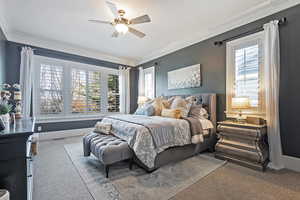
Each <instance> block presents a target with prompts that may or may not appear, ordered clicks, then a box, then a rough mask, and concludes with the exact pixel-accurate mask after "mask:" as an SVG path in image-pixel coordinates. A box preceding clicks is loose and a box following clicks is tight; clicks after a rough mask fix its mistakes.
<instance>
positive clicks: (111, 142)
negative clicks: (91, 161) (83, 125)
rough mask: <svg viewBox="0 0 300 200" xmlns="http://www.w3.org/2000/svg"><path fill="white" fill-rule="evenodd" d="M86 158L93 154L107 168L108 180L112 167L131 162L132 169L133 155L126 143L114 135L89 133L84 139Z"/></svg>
mask: <svg viewBox="0 0 300 200" xmlns="http://www.w3.org/2000/svg"><path fill="white" fill-rule="evenodd" d="M83 153H84V156H86V157H87V156H90V154H91V153H92V154H93V155H94V156H96V157H97V158H98V159H99V161H100V162H101V163H102V164H103V165H104V166H105V171H106V178H108V173H109V167H110V165H112V164H114V163H117V162H120V161H123V160H128V159H129V160H130V163H129V168H130V169H131V167H132V162H133V153H132V150H131V149H130V148H129V146H128V144H127V142H126V141H124V140H121V139H119V138H117V137H115V136H112V135H104V134H103V135H102V134H98V133H94V132H92V133H89V134H87V135H85V136H84V137H83Z"/></svg>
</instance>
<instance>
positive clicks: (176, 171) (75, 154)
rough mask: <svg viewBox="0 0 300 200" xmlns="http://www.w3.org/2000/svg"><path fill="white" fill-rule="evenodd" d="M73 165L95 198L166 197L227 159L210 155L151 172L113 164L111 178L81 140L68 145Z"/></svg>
mask: <svg viewBox="0 0 300 200" xmlns="http://www.w3.org/2000/svg"><path fill="white" fill-rule="evenodd" d="M65 149H66V151H67V153H68V154H69V156H70V159H71V160H72V162H73V164H74V166H75V167H76V169H77V171H78V173H79V174H80V176H81V178H82V180H83V181H84V183H85V184H86V187H87V188H88V190H89V192H90V193H91V195H92V196H93V198H94V199H95V200H101V199H107V200H117V199H121V200H152V199H156V200H167V199H170V198H171V197H173V196H174V195H176V193H178V192H180V191H182V190H183V189H185V188H187V187H189V186H191V185H192V184H194V183H195V182H197V181H198V180H200V179H201V178H203V177H205V176H206V175H208V174H209V173H211V172H213V171H214V170H216V169H217V168H219V167H220V166H222V165H223V164H224V163H225V162H224V161H220V160H217V159H215V158H213V157H211V156H208V155H198V156H195V157H192V158H190V159H187V160H184V161H182V162H178V163H175V164H170V165H167V166H164V167H162V168H160V169H158V170H156V171H155V172H153V173H151V174H148V173H146V172H145V171H144V170H142V169H141V168H139V167H137V166H135V167H134V168H133V170H131V171H130V170H129V169H128V163H119V164H116V165H113V166H112V168H111V170H110V178H109V179H106V178H105V173H104V169H103V166H102V165H101V163H100V162H99V161H98V160H97V159H96V158H94V157H89V158H86V157H83V156H82V154H83V153H82V144H81V143H74V144H67V145H65Z"/></svg>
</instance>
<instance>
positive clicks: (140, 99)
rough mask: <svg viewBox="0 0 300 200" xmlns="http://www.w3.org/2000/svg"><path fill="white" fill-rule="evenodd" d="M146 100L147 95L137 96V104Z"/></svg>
mask: <svg viewBox="0 0 300 200" xmlns="http://www.w3.org/2000/svg"><path fill="white" fill-rule="evenodd" d="M148 100H149V98H148V97H145V96H139V97H138V104H144V103H146V102H147V101H148Z"/></svg>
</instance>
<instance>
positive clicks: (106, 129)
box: [94, 122, 112, 135]
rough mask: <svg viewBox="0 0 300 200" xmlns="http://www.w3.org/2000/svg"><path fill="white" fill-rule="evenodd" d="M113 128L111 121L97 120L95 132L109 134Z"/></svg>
mask: <svg viewBox="0 0 300 200" xmlns="http://www.w3.org/2000/svg"><path fill="white" fill-rule="evenodd" d="M111 128H112V124H110V123H103V122H97V123H96V125H95V130H94V132H95V133H101V134H106V135H109V134H110V131H111Z"/></svg>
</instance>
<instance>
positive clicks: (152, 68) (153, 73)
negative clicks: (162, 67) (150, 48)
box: [144, 66, 156, 98]
mask: <svg viewBox="0 0 300 200" xmlns="http://www.w3.org/2000/svg"><path fill="white" fill-rule="evenodd" d="M146 74H152V77H153V83H152V93H153V98H155V97H156V94H155V91H156V89H155V82H156V77H155V66H153V67H148V68H146V69H144V82H145V76H146ZM144 87H146V84H145V83H144ZM144 91H145V92H146V88H144Z"/></svg>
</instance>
